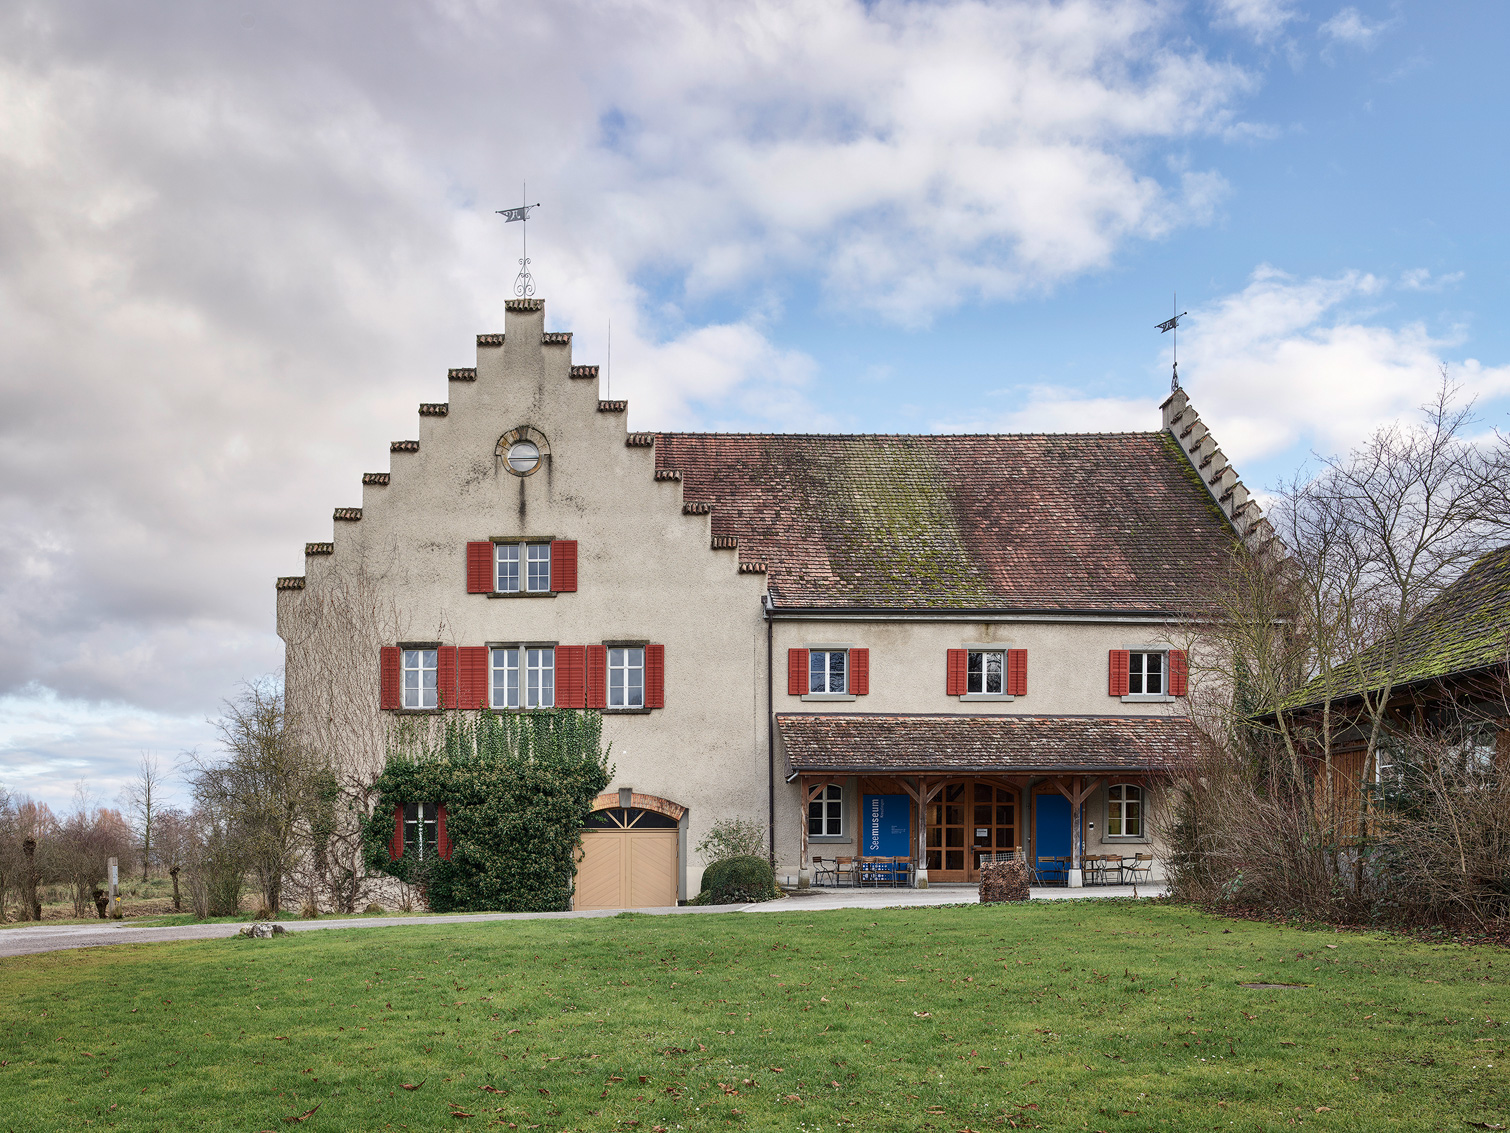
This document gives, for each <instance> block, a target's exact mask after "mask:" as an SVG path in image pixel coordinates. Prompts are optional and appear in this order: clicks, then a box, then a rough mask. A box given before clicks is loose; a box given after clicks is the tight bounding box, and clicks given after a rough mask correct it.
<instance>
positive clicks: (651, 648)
mask: <svg viewBox="0 0 1510 1133" xmlns="http://www.w3.org/2000/svg"><path fill="white" fill-rule="evenodd" d="M645 707H646V708H665V707H666V647H665V646H664V645H647V646H645Z"/></svg>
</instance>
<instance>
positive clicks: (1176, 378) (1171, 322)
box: [1155, 292, 1190, 393]
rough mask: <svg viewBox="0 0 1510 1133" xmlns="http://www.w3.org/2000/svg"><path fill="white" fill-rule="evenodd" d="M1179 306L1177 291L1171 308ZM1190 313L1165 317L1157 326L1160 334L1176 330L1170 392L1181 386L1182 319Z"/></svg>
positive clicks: (1185, 312) (1176, 308) (1177, 308)
mask: <svg viewBox="0 0 1510 1133" xmlns="http://www.w3.org/2000/svg"><path fill="white" fill-rule="evenodd" d="M1179 306H1180V295H1179V292H1175V296H1174V304H1173V305H1172V306H1171V307H1170V310H1179ZM1188 314H1190V312H1189V311H1180V312H1179V314H1177V315H1175V316H1174V318H1172V319H1165V320H1164V321H1163V322H1162V323H1159V324H1158V325H1157V326H1156V327H1155V329H1156V330H1157V331H1158V332H1159V333H1160V334H1163V333H1164V332H1165V331H1167V330H1172V331H1174V351H1173V353H1174V371H1173V374H1172V375H1171V376H1170V379H1169V392H1170V393H1174V392H1175V391H1176V390H1178V389H1179V388H1180V320H1181V319H1183V318H1184V317H1185V316H1186V315H1188Z"/></svg>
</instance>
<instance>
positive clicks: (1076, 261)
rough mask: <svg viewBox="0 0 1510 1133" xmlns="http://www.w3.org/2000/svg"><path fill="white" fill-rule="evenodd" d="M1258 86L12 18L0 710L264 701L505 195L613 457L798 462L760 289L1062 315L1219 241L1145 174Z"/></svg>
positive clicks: (527, 21) (612, 33)
mask: <svg viewBox="0 0 1510 1133" xmlns="http://www.w3.org/2000/svg"><path fill="white" fill-rule="evenodd" d="M1253 83H1254V80H1253V77H1252V76H1251V75H1249V74H1247V73H1246V72H1244V71H1243V70H1242V69H1240V68H1239V67H1237V66H1235V65H1232V64H1230V63H1226V62H1214V61H1212V60H1209V59H1207V58H1206V57H1205V56H1204V54H1203V53H1202V52H1201V50H1200V49H1199V48H1198V47H1195V46H1192V45H1191V44H1190V43H1189V42H1188V41H1186V40H1185V39H1183V37H1182V33H1181V31H1180V28H1179V26H1178V24H1177V23H1176V22H1175V15H1174V13H1173V10H1172V9H1171V8H1170V7H1169V6H1168V5H1166V4H1163V3H1159V2H1157V0H1064V2H1062V3H1056V4H1045V3H1038V2H1035V0H1001V2H995V3H986V2H983V0H948V2H941V3H934V4H926V5H917V4H908V3H902V2H900V0H881V2H879V3H861V2H860V0H808V2H806V3H799V4H787V3H780V2H776V0H718V2H714V0H693V2H690V3H687V2H682V3H673V2H671V0H610V2H608V3H593V4H587V3H580V2H578V3H570V2H565V3H560V4H552V5H543V6H541V5H537V6H535V7H532V8H522V7H520V6H519V5H517V4H503V3H501V2H497V0H477V2H475V3H469V4H450V3H445V2H438V3H433V4H431V5H428V6H427V5H408V4H394V3H373V4H368V5H364V6H363V7H362V9H361V18H360V19H354V18H352V14H351V9H350V8H349V7H342V6H336V5H332V6H323V5H319V4H310V5H289V6H275V7H270V8H267V9H265V10H263V11H259V12H258V13H257V16H256V18H255V19H253V20H251V21H244V20H242V19H241V13H240V12H239V11H238V10H235V9H230V8H225V7H217V6H214V5H211V6H207V7H206V6H201V7H198V8H194V9H192V10H188V9H183V10H180V9H170V8H161V7H155V6H152V5H120V4H112V3H107V2H104V0H100V2H97V3H93V4H89V3H86V4H80V5H65V6H59V5H48V4H43V3H39V2H27V0H21V2H18V3H14V4H11V5H9V6H8V7H6V8H5V9H4V10H3V11H0V199H4V201H5V203H6V207H5V208H4V209H3V210H0V324H3V325H4V326H5V327H6V333H5V334H4V335H3V336H0V395H3V397H4V399H5V405H6V412H5V413H4V414H3V415H0V639H3V640H4V641H5V642H6V649H5V651H4V652H3V653H0V695H4V694H6V693H9V694H12V695H21V694H20V693H19V692H18V690H21V689H24V688H37V687H40V688H43V689H47V690H52V691H53V692H55V693H56V694H57V695H58V697H59V698H60V699H59V700H57V701H56V702H54V701H46V702H45V703H44V702H43V701H37V703H38V704H39V705H41V706H42V707H41V708H39V709H38V711H44V710H47V711H56V712H58V713H60V714H61V716H60V718H63V717H66V716H68V715H69V713H71V712H73V711H74V710H73V709H72V708H68V707H66V706H68V705H79V704H84V705H89V704H93V705H125V706H127V709H122V711H127V710H128V709H129V711H130V712H140V713H146V714H149V715H152V716H153V718H154V719H156V718H159V717H160V718H162V719H183V718H190V717H192V718H195V719H197V718H199V717H200V716H203V715H205V714H207V713H210V712H212V711H214V708H215V705H216V704H217V703H218V701H219V700H220V699H221V698H222V697H223V696H225V695H226V694H227V693H229V692H230V691H231V690H232V689H233V688H234V685H235V683H236V682H237V680H239V679H240V678H241V677H242V676H245V675H248V674H259V673H264V672H268V671H270V670H272V669H274V668H276V666H277V664H278V661H279V657H280V647H279V643H278V642H277V641H276V639H275V638H274V637H273V636H272V634H271V624H272V608H273V595H274V592H273V589H272V586H271V580H272V578H273V577H274V576H275V575H277V574H287V573H298V572H299V571H300V570H301V569H302V556H301V553H300V552H301V544H302V543H303V542H304V541H305V540H306V539H319V538H322V537H327V533H328V532H329V530H330V522H331V521H330V509H331V508H332V506H335V505H339V504H351V503H355V502H356V501H357V499H358V492H359V488H358V475H359V473H360V472H361V471H364V470H376V469H381V468H383V467H385V465H386V460H387V456H386V453H387V448H386V442H387V441H388V440H390V439H393V438H400V437H405V436H409V435H412V432H413V429H414V412H415V405H416V403H417V402H419V401H421V400H435V399H438V398H443V397H444V396H445V392H444V390H445V387H444V380H445V379H444V370H445V368H446V367H447V366H448V365H464V364H467V363H468V362H469V361H470V355H471V346H470V344H471V341H472V337H471V336H472V335H473V334H474V333H475V332H476V331H478V330H487V329H493V328H495V327H496V324H497V322H498V320H499V316H500V311H501V308H502V303H503V300H504V299H505V298H506V297H507V296H508V294H509V287H510V284H511V282H512V278H513V274H514V270H515V264H514V260H515V258H516V257H517V254H518V253H517V251H516V250H515V249H516V247H517V245H516V244H515V242H514V241H515V239H516V234H517V231H518V226H517V225H514V226H508V227H504V226H503V225H502V224H501V223H500V222H499V220H498V218H496V217H494V216H493V215H492V213H491V210H492V209H494V208H497V207H501V206H502V205H504V204H506V203H511V202H512V200H513V199H514V192H515V189H514V186H517V185H518V184H519V182H520V181H521V180H524V179H526V178H527V179H528V180H529V182H530V186H531V195H532V196H536V194H538V196H537V197H536V199H540V200H542V201H544V202H545V205H544V207H543V208H542V209H541V210H540V211H539V212H538V213H537V214H536V219H535V220H534V221H533V222H532V223H531V250H532V255H533V257H534V265H533V267H534V271H535V275H536V278H537V280H539V282H540V285H541V289H542V293H543V294H544V295H545V296H546V297H547V298H548V300H549V308H548V316H549V318H550V321H551V324H552V326H553V327H560V328H569V329H572V330H574V331H576V332H577V337H576V342H577V350H578V356H579V360H582V361H599V362H601V361H604V360H605V359H604V356H603V355H604V347H605V342H604V338H605V336H604V333H603V331H604V328H605V325H606V323H607V320H608V319H609V318H612V319H613V324H614V336H613V377H614V383H615V389H614V392H615V395H616V396H628V397H629V398H630V399H631V413H632V420H633V421H634V422H635V425H636V427H640V428H653V427H682V428H687V427H700V426H701V427H706V426H708V425H711V424H735V423H738V424H740V425H742V426H743V427H750V426H751V425H756V426H766V427H771V426H774V427H782V426H792V425H797V424H803V425H805V426H807V427H815V425H814V422H815V420H817V419H816V418H815V415H814V414H813V411H812V408H811V406H810V405H809V404H808V402H807V400H806V396H805V393H804V391H805V389H806V388H807V386H808V384H809V383H810V381H811V379H812V375H813V371H814V367H813V363H812V361H811V360H810V359H807V358H805V357H803V356H801V355H800V354H797V353H793V352H791V351H787V350H782V349H780V348H778V347H777V346H775V345H773V343H772V342H771V341H770V339H769V337H768V336H767V335H766V333H765V330H764V327H765V322H764V319H765V314H764V312H765V311H766V310H767V309H768V307H769V296H770V295H771V293H772V288H773V287H774V286H775V281H778V280H781V279H784V278H786V277H788V276H789V275H790V274H792V273H797V274H799V275H800V274H802V273H807V274H809V275H811V276H813V277H815V278H816V279H817V282H818V283H819V284H820V285H821V286H822V287H823V289H824V293H825V295H826V297H827V300H828V301H829V302H830V303H831V304H833V305H835V306H837V307H844V308H849V309H859V310H867V311H872V312H879V313H880V314H881V315H882V316H883V317H884V318H888V319H891V320H894V321H897V322H901V323H906V324H912V325H916V324H920V323H924V322H926V321H927V319H928V318H929V317H930V316H931V315H932V314H934V313H935V312H937V311H940V310H944V309H948V308H949V307H951V306H953V305H956V304H959V303H961V302H964V301H967V300H971V299H978V298H987V299H989V298H997V297H1002V296H1011V295H1015V294H1019V293H1021V292H1024V291H1029V290H1043V289H1046V288H1051V287H1053V286H1054V285H1055V284H1056V283H1059V282H1060V281H1064V280H1067V279H1071V278H1073V277H1075V276H1076V275H1079V274H1082V273H1085V272H1089V271H1094V270H1096V269H1098V268H1100V267H1102V266H1104V265H1106V264H1108V263H1110V262H1112V261H1113V260H1114V258H1115V257H1116V256H1117V254H1118V252H1119V250H1121V249H1123V248H1125V247H1126V246H1127V244H1128V243H1129V242H1130V241H1139V240H1148V239H1156V238H1158V237H1160V236H1162V235H1163V234H1165V233H1167V232H1169V231H1171V230H1173V229H1174V228H1175V227H1177V226H1178V225H1181V224H1188V223H1192V222H1199V221H1200V220H1201V218H1203V217H1209V216H1210V215H1211V214H1212V211H1213V209H1214V208H1215V207H1216V203H1217V201H1218V200H1219V199H1220V197H1221V194H1222V192H1223V190H1224V187H1225V183H1224V182H1223V181H1222V180H1221V178H1220V176H1219V175H1218V174H1217V173H1215V172H1213V171H1210V170H1201V169H1190V168H1186V167H1184V166H1183V165H1182V164H1180V163H1178V162H1176V163H1174V166H1173V167H1171V165H1170V164H1169V163H1167V162H1166V161H1165V160H1164V159H1165V157H1166V156H1167V154H1166V151H1171V150H1178V149H1180V148H1182V147H1183V144H1184V142H1185V141H1186V140H1188V139H1191V138H1195V137H1200V136H1207V135H1209V136H1224V135H1225V134H1227V133H1229V132H1230V131H1233V130H1237V129H1240V127H1241V124H1240V123H1238V122H1237V121H1236V117H1235V110H1234V107H1235V106H1236V105H1237V103H1238V100H1239V99H1241V98H1242V97H1243V96H1244V95H1245V94H1246V93H1248V92H1249V91H1250V90H1251V89H1252V87H1253ZM668 297H669V299H670V303H671V305H669V306H668V305H667V303H666V301H667V298H668ZM705 301H711V302H713V303H716V304H717V305H718V308H719V309H720V311H721V312H722V313H721V315H720V316H719V318H718V319H717V320H716V322H715V325H711V326H702V325H698V324H697V323H696V322H695V321H689V320H688V319H687V318H686V317H685V315H684V314H683V312H682V311H681V310H678V309H677V308H676V307H675V304H677V303H681V304H684V305H690V304H696V303H701V302H705ZM818 427H821V422H820V424H819V426H818ZM27 695H30V694H27ZM49 704H51V705H52V706H53V707H52V708H51V709H48V708H47V705H49ZM59 705H62V706H64V707H58V706H59ZM99 711H100V713H102V715H101V716H100V717H99V718H100V719H102V720H104V719H116V718H117V717H116V716H112V715H111V713H113V712H115V709H110V710H108V711H107V710H105V709H100V710H99ZM128 714H129V713H128ZM119 718H121V719H125V718H126V717H119ZM72 734H73V733H67V735H72ZM65 740H66V735H65ZM65 740H59V741H58V744H55V745H53V746H50V747H48V748H47V749H46V750H48V751H51V752H53V753H54V755H55V756H56V758H57V759H59V760H62V761H64V762H66V760H67V759H68V758H71V757H69V756H67V752H68V751H70V750H85V749H88V750H95V749H94V748H92V747H90V746H89V744H87V743H85V742H84V740H82V739H79V740H77V741H76V742H75V741H74V740H67V741H66V742H65ZM70 743H74V744H75V747H73V748H70V747H69V744H70ZM59 745H61V746H59ZM38 750H41V749H38ZM127 754H128V756H130V755H132V753H127ZM59 768H60V770H59V775H60V777H62V778H63V779H65V780H69V781H71V775H72V772H71V771H69V770H67V768H64V767H63V765H62V764H61V763H60V764H59Z"/></svg>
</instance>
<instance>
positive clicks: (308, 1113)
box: [283, 1106, 320, 1125]
mask: <svg viewBox="0 0 1510 1133" xmlns="http://www.w3.org/2000/svg"><path fill="white" fill-rule="evenodd" d="M319 1108H320V1107H319V1106H315V1109H319ZM315 1109H309V1110H305V1111H304V1112H303V1113H301V1114H300V1115H299V1116H298V1117H285V1118H284V1119H283V1120H284V1121H286V1122H288V1123H289V1124H290V1125H298V1124H299V1122H301V1121H308V1120H309V1119H310V1118H311V1117H313V1116H314V1115H315Z"/></svg>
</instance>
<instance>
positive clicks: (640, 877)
mask: <svg viewBox="0 0 1510 1133" xmlns="http://www.w3.org/2000/svg"><path fill="white" fill-rule="evenodd" d="M676 826H677V824H676V821H675V819H672V818H668V817H667V816H666V815H663V814H657V813H655V812H654V811H643V810H639V809H638V808H633V807H631V808H628V809H624V808H619V807H615V808H613V809H611V810H600V811H596V812H595V813H594V814H593V816H592V819H591V825H589V826H588V828H587V829H586V830H584V831H583V832H582V860H581V862H580V863H579V864H578V866H577V895H576V899H575V900H574V901H573V906H574V907H575V908H578V909H647V908H658V907H663V906H666V905H675V904H676V892H677V885H676V881H677V829H676Z"/></svg>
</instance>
